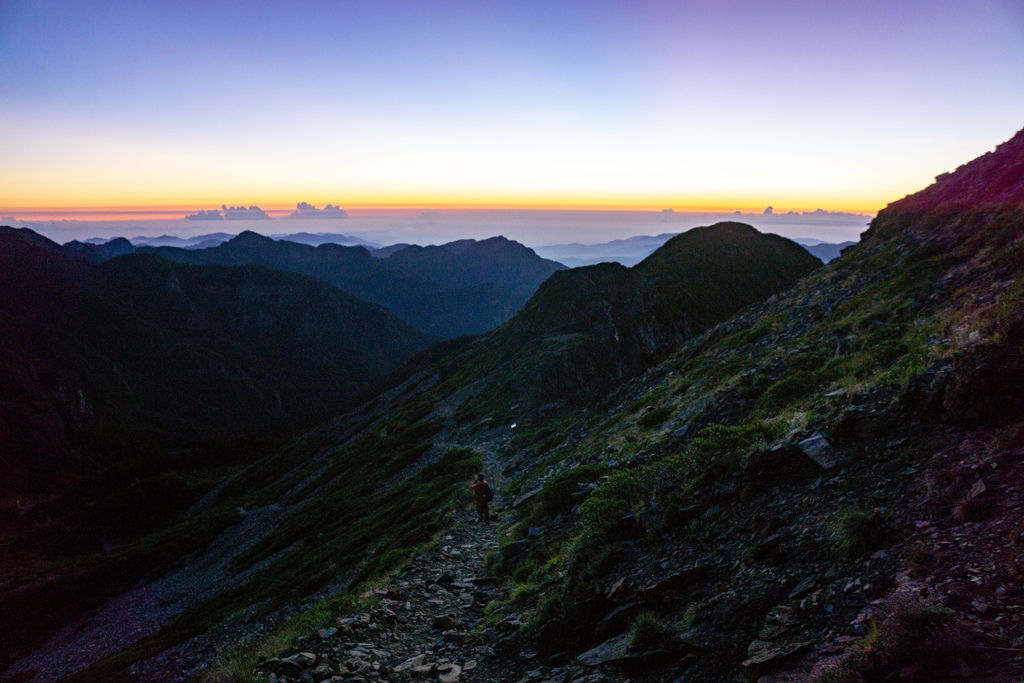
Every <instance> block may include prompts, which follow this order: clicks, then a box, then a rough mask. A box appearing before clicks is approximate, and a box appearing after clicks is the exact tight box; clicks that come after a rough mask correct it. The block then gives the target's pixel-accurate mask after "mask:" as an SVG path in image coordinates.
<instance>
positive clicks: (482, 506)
mask: <svg viewBox="0 0 1024 683" xmlns="http://www.w3.org/2000/svg"><path fill="white" fill-rule="evenodd" d="M469 488H471V489H473V500H474V501H476V516H477V519H478V520H479V521H480V522H483V523H484V524H490V523H491V513H490V511H489V510H488V509H487V504H488V503H489V502H491V498H494V489H492V488H491V485H490V484H488V483H487V479H486V478H485V477H484V473H483V472H481V473H480V474H478V475H476V481H474V482H473V483H472V484H470V485H469Z"/></svg>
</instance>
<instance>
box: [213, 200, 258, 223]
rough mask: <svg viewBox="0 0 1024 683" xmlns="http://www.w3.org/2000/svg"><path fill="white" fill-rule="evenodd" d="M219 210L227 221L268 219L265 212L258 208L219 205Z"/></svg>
mask: <svg viewBox="0 0 1024 683" xmlns="http://www.w3.org/2000/svg"><path fill="white" fill-rule="evenodd" d="M220 210H221V211H223V212H224V218H225V219H227V220H229V221H236V220H244V219H247V218H270V216H268V215H267V212H266V211H264V210H263V209H261V208H260V207H258V206H255V205H254V206H250V207H248V208H247V207H244V206H226V205H224V204H221V205H220Z"/></svg>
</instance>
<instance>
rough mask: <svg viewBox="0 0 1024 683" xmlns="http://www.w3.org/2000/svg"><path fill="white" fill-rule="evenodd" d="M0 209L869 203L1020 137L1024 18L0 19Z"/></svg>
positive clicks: (968, 9) (578, 14)
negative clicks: (301, 203)
mask: <svg viewBox="0 0 1024 683" xmlns="http://www.w3.org/2000/svg"><path fill="white" fill-rule="evenodd" d="M0 100H2V101H3V102H4V106H3V107H2V111H0V155H2V158H3V162H4V163H3V164H2V165H0V212H3V213H4V214H12V213H13V214H14V215H17V212H18V211H19V210H22V211H25V210H28V209H30V208H40V207H60V206H64V207H102V206H153V207H157V206H175V207H186V206H187V207H190V208H192V209H199V208H212V207H215V206H219V205H220V204H221V203H228V204H236V203H237V204H260V205H263V206H269V207H274V206H280V207H283V206H288V205H294V203H295V202H296V201H299V200H305V201H311V202H314V203H317V204H320V205H322V204H323V203H326V202H328V201H330V202H333V203H336V204H340V205H341V206H343V207H348V208H352V207H358V206H371V205H377V206H379V205H393V204H402V205H406V206H410V205H412V206H435V205H445V204H453V203H454V204H460V203H468V204H483V205H509V204H511V205H528V206H529V205H534V206H538V205H539V206H549V205H569V206H609V205H612V206H625V207H646V208H658V207H667V206H671V207H675V208H683V209H685V208H700V209H733V208H739V209H745V210H754V209H758V208H763V206H765V205H768V204H773V205H775V206H776V207H777V208H781V209H791V208H795V209H813V208H816V207H818V206H822V207H824V208H827V209H836V210H856V211H874V210H877V209H878V208H880V207H881V206H883V205H884V204H885V203H886V202H888V201H890V200H892V199H895V198H898V197H900V196H902V195H903V194H906V193H907V192H912V191H914V190H916V189H919V188H920V187H923V186H924V185H926V184H927V183H928V182H930V180H931V178H932V177H933V176H934V175H935V174H937V173H940V172H942V171H946V170H950V169H951V168H953V167H955V166H956V165H957V164H959V163H963V162H964V161H967V160H969V159H971V158H972V157H974V156H977V155H978V154H980V153H982V152H984V151H986V150H988V149H991V148H992V147H993V146H994V145H995V144H997V143H998V142H1000V141H1002V140H1004V139H1006V138H1008V137H1010V135H1012V134H1013V133H1014V132H1015V131H1016V130H1017V129H1019V128H1020V127H1021V125H1022V123H1024V3H1021V2H1020V1H1019V0H975V1H972V2H943V1H941V0H929V1H927V2H924V1H913V2H899V1H889V2H844V3H830V2H820V1H818V2H784V1H783V2H765V1H759V2H743V1H739V2H720V1H719V2H629V3H626V2H597V1H593V0H590V1H587V2H551V1H548V2H533V3H528V2H465V3H461V2H409V3H395V2H379V1H375V2H289V3H280V2H265V3H258V2H248V3H233V2H210V1H204V2H174V3H169V2H167V3H165V2H124V1H120V2H118V1H109V0H107V1H104V2H66V1H61V2H51V1H49V0H33V1H31V2H21V1H19V0H14V1H10V0H8V1H7V2H2V3H0Z"/></svg>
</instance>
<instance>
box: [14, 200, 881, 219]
mask: <svg viewBox="0 0 1024 683" xmlns="http://www.w3.org/2000/svg"><path fill="white" fill-rule="evenodd" d="M330 203H333V202H330ZM224 204H225V205H228V206H230V205H231V204H230V203H229V202H224ZM246 206H257V207H259V208H260V209H262V210H263V211H264V212H265V213H267V214H268V218H267V219H245V220H278V219H282V218H284V219H287V218H288V217H289V215H290V214H291V213H292V212H293V211H294V210H295V205H294V204H291V205H287V206H285V205H282V204H279V203H267V204H260V203H258V202H253V203H250V204H247V205H246ZM335 206H338V207H339V208H341V209H343V210H344V211H346V212H348V213H366V214H373V213H386V212H395V213H416V212H433V211H437V212H450V213H471V212H477V211H480V212H567V213H568V212H586V213H591V212H593V213H666V214H671V213H682V214H686V213H698V214H721V215H730V214H736V213H740V214H751V215H777V216H783V215H785V214H788V213H796V214H804V213H814V212H815V211H824V212H828V213H833V214H851V215H864V216H868V217H871V216H874V215H875V214H877V213H878V210H879V209H877V208H875V209H865V208H849V207H845V208H827V207H826V206H823V205H815V206H814V207H813V208H808V207H795V206H784V207H775V206H774V205H768V206H772V207H773V212H772V214H765V213H764V211H765V209H766V208H767V206H760V205H759V206H756V207H755V206H749V205H747V206H739V207H737V206H729V207H723V206H699V205H698V206H693V205H689V206H687V205H682V206H681V205H675V206H669V205H664V204H652V203H636V204H593V203H590V204H588V203H582V202H581V203H569V202H566V203H535V204H526V203H523V204H518V203H483V202H481V203H468V202H460V203H454V202H453V203H444V202H435V203H413V202H409V203H387V204H382V203H359V202H356V203H352V204H348V205H346V206H342V205H340V204H337V203H335ZM209 209H214V210H219V209H220V205H217V206H214V207H203V206H197V205H196V204H170V205H168V204H163V205H146V204H137V205H131V204H121V205H100V206H81V205H70V206H69V205H58V206H12V207H0V216H2V217H8V218H17V219H18V220H25V221H62V220H65V221H68V222H73V221H81V222H88V221H101V220H106V221H111V220H126V221H127V220H186V216H187V215H188V214H191V213H196V212H199V211H203V210H209ZM299 220H303V219H302V218H299ZM333 220H344V219H343V218H335V219H333ZM195 222H196V223H222V222H223V223H230V222H235V221H234V220H229V219H220V220H218V219H210V220H196V221H195Z"/></svg>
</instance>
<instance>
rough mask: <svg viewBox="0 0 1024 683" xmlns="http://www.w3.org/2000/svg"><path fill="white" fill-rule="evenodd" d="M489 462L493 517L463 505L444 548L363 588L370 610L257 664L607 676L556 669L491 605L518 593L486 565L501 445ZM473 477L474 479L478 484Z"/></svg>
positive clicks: (272, 671)
mask: <svg viewBox="0 0 1024 683" xmlns="http://www.w3.org/2000/svg"><path fill="white" fill-rule="evenodd" d="M474 446H475V447H476V448H478V450H480V451H481V452H482V453H483V454H484V463H485V470H486V471H487V472H488V474H489V476H490V475H491V473H494V476H493V477H490V478H491V482H492V485H493V486H494V488H495V492H496V494H497V495H496V497H495V499H494V500H493V501H492V503H491V523H490V524H483V523H480V522H478V521H477V519H476V512H475V511H474V510H470V509H467V510H462V511H459V512H458V514H457V516H456V519H455V520H454V522H453V524H452V526H451V527H450V528H449V529H448V531H447V532H446V533H445V534H443V535H442V537H441V539H440V540H439V542H438V543H437V545H436V547H435V548H434V549H432V550H431V551H429V552H427V553H424V554H423V555H421V556H419V557H418V558H416V559H415V560H414V561H413V562H412V564H411V565H410V566H409V567H408V568H407V569H406V570H405V571H403V572H402V573H401V574H399V575H397V576H396V577H395V578H394V579H393V580H392V581H390V582H389V583H387V584H386V585H383V586H381V587H379V588H376V589H374V590H372V591H369V592H368V593H367V594H365V595H364V596H363V598H364V599H366V601H367V602H368V603H369V604H370V607H368V608H367V609H365V610H364V611H362V612H360V613H357V614H353V615H350V616H347V617H342V618H339V619H338V620H337V622H336V623H335V624H333V625H329V626H328V627H326V628H322V629H320V630H318V631H317V632H315V633H311V634H309V635H307V636H305V637H302V638H298V639H296V642H295V643H294V644H293V646H292V648H291V649H289V650H287V651H286V652H284V653H282V654H281V655H280V656H279V657H274V658H271V659H268V660H265V661H264V662H262V663H261V664H260V666H259V667H258V669H257V671H258V672H259V673H260V674H262V675H264V676H265V677H266V680H268V681H272V682H277V683H284V682H285V681H407V680H418V681H429V680H436V681H441V682H442V683H453V682H454V681H518V680H524V681H532V680H558V681H566V682H567V683H568V682H569V681H576V682H579V683H582V682H584V681H603V680H608V679H607V678H606V677H605V676H604V675H602V674H601V673H599V672H596V671H594V670H592V669H587V668H585V667H582V666H570V667H557V668H551V667H547V666H543V663H542V662H540V661H538V656H537V653H536V652H535V651H533V650H530V649H524V648H526V647H527V643H526V641H525V639H523V638H521V637H520V635H519V628H520V626H521V622H520V620H519V618H518V617H517V616H515V615H511V616H506V617H504V618H500V619H495V618H489V617H488V605H489V604H491V603H498V602H503V601H506V600H508V599H509V586H508V585H507V584H506V583H505V582H504V580H503V579H499V578H495V577H493V576H490V575H488V574H487V573H486V571H485V563H486V557H487V554H488V553H490V552H492V551H497V549H498V530H499V528H500V527H501V525H502V524H503V523H505V522H506V521H507V520H506V518H505V510H506V505H505V502H504V501H503V500H502V497H501V493H500V488H499V483H500V475H499V474H498V472H500V467H499V466H498V465H497V458H496V456H495V454H494V451H493V449H492V448H489V447H486V446H481V445H480V444H474ZM468 484H469V482H467V486H468Z"/></svg>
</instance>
